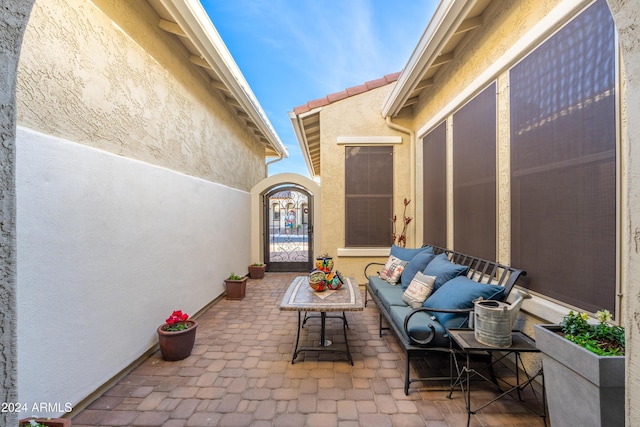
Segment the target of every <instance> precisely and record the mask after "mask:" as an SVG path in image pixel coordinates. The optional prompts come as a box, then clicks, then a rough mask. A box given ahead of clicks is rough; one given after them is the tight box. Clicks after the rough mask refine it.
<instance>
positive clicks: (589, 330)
mask: <svg viewBox="0 0 640 427" xmlns="http://www.w3.org/2000/svg"><path fill="white" fill-rule="evenodd" d="M596 318H597V319H598V321H599V323H598V324H597V325H592V324H590V323H589V322H588V320H589V316H588V315H587V314H586V313H574V312H573V310H572V311H570V312H569V314H567V315H566V316H565V317H564V318H563V319H562V322H560V326H561V327H562V332H563V333H564V337H565V338H566V339H568V340H569V341H571V342H574V343H576V344H578V345H579V346H581V347H584V348H585V349H587V350H589V351H592V352H594V353H596V354H598V355H600V356H623V355H624V350H625V341H624V328H623V327H621V326H616V325H611V324H609V323H607V322H609V321H610V320H611V313H609V311H608V310H600V311H598V312H597V313H596Z"/></svg>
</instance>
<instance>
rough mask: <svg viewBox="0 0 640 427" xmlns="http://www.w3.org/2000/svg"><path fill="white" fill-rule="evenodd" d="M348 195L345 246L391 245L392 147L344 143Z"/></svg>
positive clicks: (346, 191)
mask: <svg viewBox="0 0 640 427" xmlns="http://www.w3.org/2000/svg"><path fill="white" fill-rule="evenodd" d="M345 198H346V200H345V246H346V247H350V246H351V247H354V246H360V247H367V246H368V247H385V246H387V247H388V246H390V245H391V231H392V224H391V217H392V216H393V147H387V146H382V147H380V146H364V147H349V146H348V147H345Z"/></svg>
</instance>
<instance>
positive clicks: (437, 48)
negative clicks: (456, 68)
mask: <svg viewBox="0 0 640 427" xmlns="http://www.w3.org/2000/svg"><path fill="white" fill-rule="evenodd" d="M475 3H476V0H442V2H441V3H440V4H439V5H438V8H437V9H436V12H435V13H434V15H433V17H432V18H431V21H430V22H429V25H428V26H427V28H426V30H425V31H424V33H423V34H422V37H421V38H420V41H419V42H418V45H417V46H416V48H415V49H414V51H413V53H412V54H411V57H410V58H409V61H408V62H407V65H406V66H405V67H404V69H403V70H402V73H401V74H400V77H398V81H397V83H396V85H395V86H394V88H393V90H392V91H391V92H390V93H389V95H388V96H387V98H386V99H385V101H384V103H383V105H382V116H383V117H384V118H387V117H395V116H396V115H397V114H398V113H399V112H400V110H401V109H402V108H403V106H404V104H405V102H406V101H407V100H408V98H409V95H410V94H411V92H412V91H413V90H414V89H415V87H416V86H417V85H418V83H419V82H420V80H421V79H422V76H423V75H424V73H425V72H426V70H428V69H429V67H430V66H431V65H432V64H433V63H434V61H435V60H436V59H437V58H438V56H439V55H440V53H441V52H442V49H443V48H444V46H445V45H446V43H447V41H448V40H449V39H450V38H451V37H452V36H453V34H454V33H455V31H456V29H457V28H458V26H459V24H460V23H461V22H462V21H463V20H464V18H465V17H466V16H467V14H468V13H469V11H470V10H471V8H472V7H473V6H474V5H475Z"/></svg>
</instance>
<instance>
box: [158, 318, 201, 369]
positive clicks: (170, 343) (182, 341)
mask: <svg viewBox="0 0 640 427" xmlns="http://www.w3.org/2000/svg"><path fill="white" fill-rule="evenodd" d="M185 323H189V324H191V325H192V326H191V327H189V328H187V329H183V330H182V331H166V330H165V329H166V328H167V327H169V325H168V324H166V323H165V324H164V325H162V326H160V327H158V344H160V352H161V353H162V358H163V359H164V360H168V361H175V360H182V359H186V358H187V357H189V355H190V354H191V350H192V349H193V344H194V343H195V341H196V328H197V327H198V322H196V321H195V320H187V321H186V322H185Z"/></svg>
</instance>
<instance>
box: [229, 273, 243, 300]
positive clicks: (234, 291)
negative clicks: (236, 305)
mask: <svg viewBox="0 0 640 427" xmlns="http://www.w3.org/2000/svg"><path fill="white" fill-rule="evenodd" d="M224 284H225V287H226V288H227V299H230V300H241V299H244V297H245V294H246V291H247V278H246V276H245V277H243V278H242V279H239V280H234V279H225V281H224Z"/></svg>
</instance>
